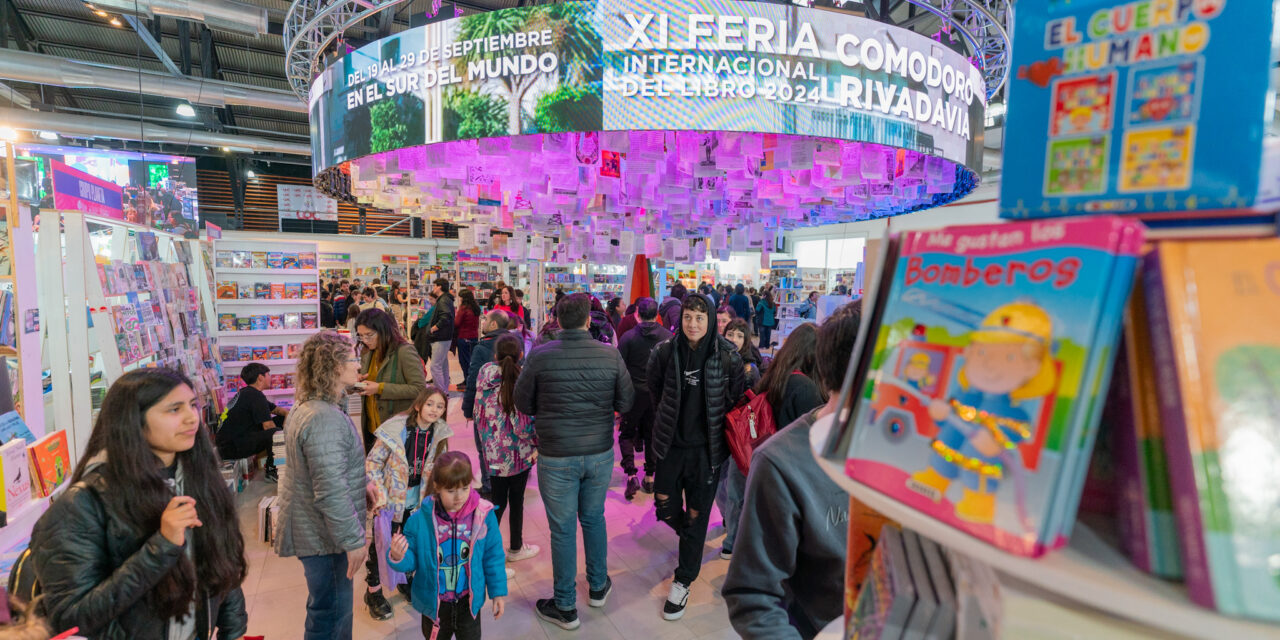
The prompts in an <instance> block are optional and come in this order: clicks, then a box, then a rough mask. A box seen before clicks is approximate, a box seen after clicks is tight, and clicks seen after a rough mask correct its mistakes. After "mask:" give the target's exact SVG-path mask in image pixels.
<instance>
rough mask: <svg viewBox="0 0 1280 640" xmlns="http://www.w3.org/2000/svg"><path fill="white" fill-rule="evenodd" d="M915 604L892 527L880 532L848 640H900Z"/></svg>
mask: <svg viewBox="0 0 1280 640" xmlns="http://www.w3.org/2000/svg"><path fill="white" fill-rule="evenodd" d="M915 604H916V588H915V583H914V582H912V581H911V571H910V569H909V568H908V566H907V552H906V548H905V547H904V546H903V543H902V532H901V531H900V530H899V529H898V528H897V526H896V525H893V524H885V525H884V527H882V528H881V530H880V535H879V542H878V543H877V544H876V550H875V553H874V554H872V557H871V569H870V572H869V573H868V574H867V580H866V583H865V584H863V585H862V590H861V592H859V594H858V603H857V605H856V606H855V607H854V613H853V619H854V623H853V635H852V636H850V637H852V638H901V637H902V633H903V630H904V629H905V628H906V625H907V621H908V620H909V619H910V617H911V609H912V607H914V606H915Z"/></svg>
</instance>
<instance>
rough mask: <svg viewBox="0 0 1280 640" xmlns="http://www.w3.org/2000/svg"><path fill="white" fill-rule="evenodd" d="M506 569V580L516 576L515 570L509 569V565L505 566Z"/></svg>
mask: <svg viewBox="0 0 1280 640" xmlns="http://www.w3.org/2000/svg"><path fill="white" fill-rule="evenodd" d="M506 569H507V579H508V580H510V579H512V578H514V577H516V572H515V571H514V570H512V569H511V567H507V568H506Z"/></svg>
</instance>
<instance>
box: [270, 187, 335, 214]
mask: <svg viewBox="0 0 1280 640" xmlns="http://www.w3.org/2000/svg"><path fill="white" fill-rule="evenodd" d="M276 207H277V208H278V209H279V211H280V218H281V219H285V220H324V221H328V222H337V221H338V201H337V200H334V199H333V198H330V197H329V196H326V195H324V194H323V193H320V191H319V190H318V189H316V188H315V187H309V186H305V185H296V184H278V185H276Z"/></svg>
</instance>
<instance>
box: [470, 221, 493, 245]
mask: <svg viewBox="0 0 1280 640" xmlns="http://www.w3.org/2000/svg"><path fill="white" fill-rule="evenodd" d="M472 228H473V229H475V232H476V238H475V243H476V248H477V249H488V248H490V247H492V246H493V237H492V235H490V232H489V225H487V224H477V225H475V226H474V227H472Z"/></svg>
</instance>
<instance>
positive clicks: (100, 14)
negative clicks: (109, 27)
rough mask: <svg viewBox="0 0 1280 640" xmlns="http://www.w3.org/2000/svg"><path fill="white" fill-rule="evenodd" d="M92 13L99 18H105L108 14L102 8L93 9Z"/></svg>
mask: <svg viewBox="0 0 1280 640" xmlns="http://www.w3.org/2000/svg"><path fill="white" fill-rule="evenodd" d="M93 15H95V16H98V17H99V18H105V17H107V16H108V15H110V14H108V13H107V12H106V11H103V10H102V9H94V10H93Z"/></svg>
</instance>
